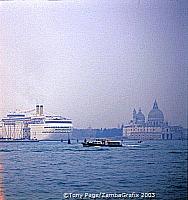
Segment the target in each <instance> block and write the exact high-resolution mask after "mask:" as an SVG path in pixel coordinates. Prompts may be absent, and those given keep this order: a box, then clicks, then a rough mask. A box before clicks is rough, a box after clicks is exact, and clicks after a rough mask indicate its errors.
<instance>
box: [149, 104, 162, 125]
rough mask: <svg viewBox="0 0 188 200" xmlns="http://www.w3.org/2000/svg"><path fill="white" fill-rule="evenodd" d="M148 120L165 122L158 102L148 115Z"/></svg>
mask: <svg viewBox="0 0 188 200" xmlns="http://www.w3.org/2000/svg"><path fill="white" fill-rule="evenodd" d="M148 120H149V121H150V120H162V121H164V115H163V112H162V111H161V110H159V108H158V105H157V102H156V101H155V102H154V105H153V109H152V110H151V111H150V112H149V114H148Z"/></svg>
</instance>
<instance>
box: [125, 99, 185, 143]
mask: <svg viewBox="0 0 188 200" xmlns="http://www.w3.org/2000/svg"><path fill="white" fill-rule="evenodd" d="M182 134H183V128H182V127H181V126H169V125H168V122H166V121H165V119H164V114H163V112H162V111H161V110H160V109H159V108H158V105H157V101H156V100H155V102H154V105H153V108H152V110H151V111H150V112H149V114H148V119H147V121H146V120H145V116H144V114H143V113H142V111H141V108H140V109H139V111H138V113H137V112H136V110H135V109H134V110H133V118H132V120H131V121H130V122H129V124H127V125H125V126H124V127H123V136H124V137H125V138H127V139H139V140H160V139H164V140H165V139H166V140H172V139H182Z"/></svg>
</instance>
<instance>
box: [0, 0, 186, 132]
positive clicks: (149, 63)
mask: <svg viewBox="0 0 188 200" xmlns="http://www.w3.org/2000/svg"><path fill="white" fill-rule="evenodd" d="M34 2H35V3H34ZM187 55H188V2H187V0H185V1H183V0H165V1H164V0H152V1H151V0H135V1H134V0H130V1H128V0H127V1H126V0H122V1H121V0H106V1H105V0H104V1H102V0H96V1H94V0H79V1H78V0H75V1H74V0H67V1H66V0H65V1H45V0H43V1H42V0H41V1H36V0H35V1H25V2H24V1H18V0H17V1H16V0H15V1H13V2H4V1H2V2H0V116H1V117H2V116H4V115H5V114H6V113H7V112H9V111H14V110H16V109H20V110H29V109H32V108H34V107H35V104H36V103H41V104H43V105H44V109H45V111H46V112H47V113H48V114H49V113H52V114H60V115H63V116H65V117H69V118H72V119H73V123H74V126H75V127H88V126H92V127H98V128H100V127H116V126H117V125H118V123H119V124H121V123H126V122H128V121H129V120H130V118H131V117H132V110H133V109H134V108H136V109H137V110H138V108H139V107H141V108H142V111H143V113H144V114H145V115H146V116H147V114H148V112H149V110H150V109H151V107H152V106H153V102H154V100H155V99H157V101H158V105H159V108H160V109H161V110H162V111H163V112H164V115H165V119H166V120H168V121H169V122H170V123H171V124H173V123H175V124H181V125H183V126H187V125H186V123H187V112H188V106H187V100H188V98H187V89H188V87H187V75H188V70H187V69H188V56H187Z"/></svg>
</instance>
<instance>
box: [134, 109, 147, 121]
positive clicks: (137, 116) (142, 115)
mask: <svg viewBox="0 0 188 200" xmlns="http://www.w3.org/2000/svg"><path fill="white" fill-rule="evenodd" d="M136 118H137V120H140V121H145V116H144V114H143V113H142V111H141V109H139V111H138V113H137V115H136Z"/></svg>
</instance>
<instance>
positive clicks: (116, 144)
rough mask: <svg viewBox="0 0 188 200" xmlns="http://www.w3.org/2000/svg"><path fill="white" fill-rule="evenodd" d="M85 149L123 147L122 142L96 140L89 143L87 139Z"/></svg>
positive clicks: (84, 143)
mask: <svg viewBox="0 0 188 200" xmlns="http://www.w3.org/2000/svg"><path fill="white" fill-rule="evenodd" d="M82 144H83V147H92V146H93V147H122V146H123V145H122V143H121V141H115V140H109V139H96V140H94V141H87V140H86V139H85V140H84V142H83V143H82Z"/></svg>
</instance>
